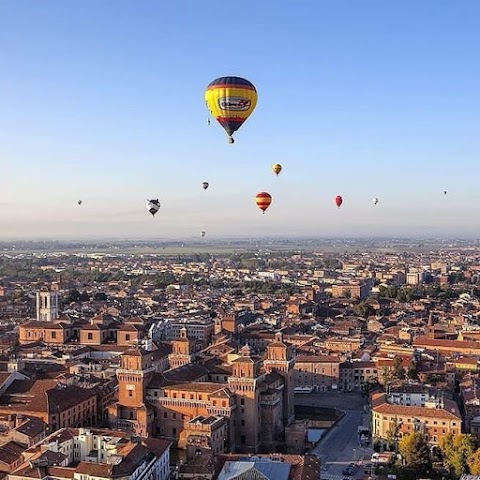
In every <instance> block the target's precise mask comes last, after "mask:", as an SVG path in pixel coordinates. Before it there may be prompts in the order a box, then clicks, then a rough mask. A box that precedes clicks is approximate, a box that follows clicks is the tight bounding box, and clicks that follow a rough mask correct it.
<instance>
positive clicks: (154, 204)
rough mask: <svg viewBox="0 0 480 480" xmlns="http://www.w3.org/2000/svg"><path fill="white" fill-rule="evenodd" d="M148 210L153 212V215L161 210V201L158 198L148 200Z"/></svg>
mask: <svg viewBox="0 0 480 480" xmlns="http://www.w3.org/2000/svg"><path fill="white" fill-rule="evenodd" d="M147 210H148V211H149V212H150V213H151V214H152V217H154V216H155V214H156V213H157V212H158V211H159V210H160V202H159V200H158V198H157V199H153V200H147Z"/></svg>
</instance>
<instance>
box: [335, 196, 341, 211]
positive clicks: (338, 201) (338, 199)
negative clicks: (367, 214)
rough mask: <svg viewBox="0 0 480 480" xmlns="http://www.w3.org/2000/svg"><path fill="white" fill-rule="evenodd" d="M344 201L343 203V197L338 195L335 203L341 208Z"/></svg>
mask: <svg viewBox="0 0 480 480" xmlns="http://www.w3.org/2000/svg"><path fill="white" fill-rule="evenodd" d="M342 203H343V198H342V197H341V195H337V196H336V197H335V204H336V205H337V207H338V208H340V207H341V206H342Z"/></svg>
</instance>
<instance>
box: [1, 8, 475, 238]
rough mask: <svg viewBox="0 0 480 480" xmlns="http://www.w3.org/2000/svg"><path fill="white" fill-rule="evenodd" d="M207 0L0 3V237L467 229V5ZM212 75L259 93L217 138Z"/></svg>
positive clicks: (470, 198)
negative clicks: (207, 98)
mask: <svg viewBox="0 0 480 480" xmlns="http://www.w3.org/2000/svg"><path fill="white" fill-rule="evenodd" d="M221 5H222V4H221V3H220V2H213V3H212V4H211V8H209V9H208V10H204V9H203V8H202V7H201V6H200V5H198V4H196V3H195V2H193V1H185V2H181V3H175V4H166V5H163V4H162V5H160V4H159V3H157V2H153V1H145V2H142V5H141V7H139V6H138V4H137V5H135V6H134V5H133V3H130V2H124V1H120V2H102V4H98V3H97V2H93V1H86V2H82V4H81V5H80V4H78V5H74V4H69V5H68V6H66V5H65V4H64V3H63V2H60V1H49V2H43V3H42V4H38V3H35V2H22V3H19V2H3V3H2V4H1V5H0V19H1V20H0V26H1V28H0V30H1V33H0V35H1V36H0V41H1V43H2V46H3V49H2V50H3V51H2V56H1V57H0V68H1V70H2V72H6V74H3V75H2V76H1V77H0V106H1V107H0V112H1V113H0V166H1V170H2V175H1V176H0V192H1V194H0V225H1V228H0V240H2V239H10V238H46V239H55V238H58V239H73V238H78V239H90V238H107V237H108V238H115V237H118V238H132V237H136V238H187V239H189V238H195V237H197V236H198V237H199V236H200V232H201V231H202V230H205V231H206V232H207V234H206V242H208V239H210V238H222V237H228V236H248V237H265V236H286V237H287V236H314V237H315V236H318V237H329V236H331V237H335V236H349V237H350V236H351V237H355V236H359V237H368V236H372V237H375V236H380V237H385V236H406V237H408V236H414V237H417V236H435V237H442V236H449V237H450V236H455V237H463V238H466V237H475V236H478V231H479V227H480V221H479V220H478V218H479V217H478V213H477V205H478V202H479V200H480V194H479V193H478V192H477V190H478V189H477V185H476V183H477V182H476V179H477V177H478V173H480V171H479V170H480V167H479V166H478V161H477V159H478V156H479V153H480V141H479V136H478V120H477V117H478V108H479V106H480V95H479V94H478V89H477V86H476V78H478V74H479V73H480V62H479V61H478V55H477V52H476V48H475V47H476V45H477V44H478V42H479V41H480V32H478V29H477V26H476V24H475V18H478V13H480V6H479V5H478V4H477V3H476V2H473V1H462V2H460V3H458V2H450V1H445V2H441V3H439V2H434V1H426V2H422V3H421V4H418V2H414V1H405V2H402V3H401V4H400V3H398V4H392V3H389V4H388V5H387V4H386V3H384V2H380V1H363V2H358V3H353V2H352V3H351V2H335V4H334V3H329V2H316V1H307V2H304V3H302V4H301V5H299V4H296V5H295V6H293V5H292V4H291V3H289V2H275V4H274V3H273V2H264V3H262V4H261V5H257V4H255V2H253V1H250V2H246V3H244V4H243V7H242V9H241V12H240V13H241V14H240V15H238V16H237V12H233V14H232V16H231V17H229V21H228V22H223V21H222V18H220V16H218V17H216V16H215V15H212V12H215V11H221V10H220V6H221ZM216 6H218V9H217V8H216ZM228 74H234V75H239V76H243V77H245V78H248V79H249V80H251V81H252V82H253V83H254V84H255V86H256V87H257V90H258V94H259V101H258V106H257V109H256V110H255V112H254V113H253V114H252V116H251V118H250V119H249V120H248V121H247V122H246V124H245V125H244V126H243V127H242V128H241V129H240V130H239V131H238V132H237V135H236V143H235V144H234V145H233V146H232V145H229V144H228V142H227V138H226V135H225V133H224V132H223V130H222V128H221V127H220V126H219V125H218V124H217V123H216V121H215V120H214V119H211V124H210V125H208V124H207V118H208V111H207V109H206V108H205V104H204V96H203V94H204V89H205V87H206V86H207V84H208V83H209V82H210V81H211V80H213V79H214V78H216V77H218V76H221V75H228ZM277 162H278V163H281V164H282V165H283V167H284V169H283V171H282V173H281V174H280V175H279V176H278V177H276V176H275V175H274V174H273V173H272V171H271V165H272V164H273V163H277ZM203 181H208V182H209V183H210V187H209V189H208V190H207V191H204V190H203V189H202V182H203ZM444 190H446V191H447V192H448V193H447V195H444V194H443V191H444ZM259 191H268V192H270V193H271V194H272V196H273V202H272V205H271V207H270V208H269V210H267V212H266V214H265V215H262V214H261V212H260V210H258V208H257V207H256V205H255V202H254V198H255V195H256V193H257V192H259ZM338 194H340V195H342V196H343V198H344V204H343V205H342V207H341V208H340V209H337V208H336V206H335V204H334V198H335V196H336V195H338ZM374 197H378V198H379V200H380V201H379V204H378V205H376V206H374V205H373V203H372V199H373V198H374ZM147 198H158V199H159V200H160V202H161V204H162V208H161V209H160V212H159V213H158V214H157V215H156V217H155V218H151V216H150V215H149V214H148V212H147V211H146V209H145V200H146V199H147ZM79 199H82V200H83V204H82V205H81V206H79V205H78V204H77V201H78V200H79Z"/></svg>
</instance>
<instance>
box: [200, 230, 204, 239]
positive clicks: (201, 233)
mask: <svg viewBox="0 0 480 480" xmlns="http://www.w3.org/2000/svg"><path fill="white" fill-rule="evenodd" d="M200 235H201V236H202V238H203V237H204V236H205V231H204V230H202V231H201V232H200Z"/></svg>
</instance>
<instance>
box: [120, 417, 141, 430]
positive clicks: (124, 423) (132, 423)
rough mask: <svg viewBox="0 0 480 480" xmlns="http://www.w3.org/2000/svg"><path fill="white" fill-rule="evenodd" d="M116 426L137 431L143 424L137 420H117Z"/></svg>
mask: <svg viewBox="0 0 480 480" xmlns="http://www.w3.org/2000/svg"><path fill="white" fill-rule="evenodd" d="M115 428H117V429H119V430H123V431H125V432H136V431H138V430H140V429H141V425H140V423H139V422H137V421H136V420H123V419H122V420H117V421H116V422H115Z"/></svg>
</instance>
